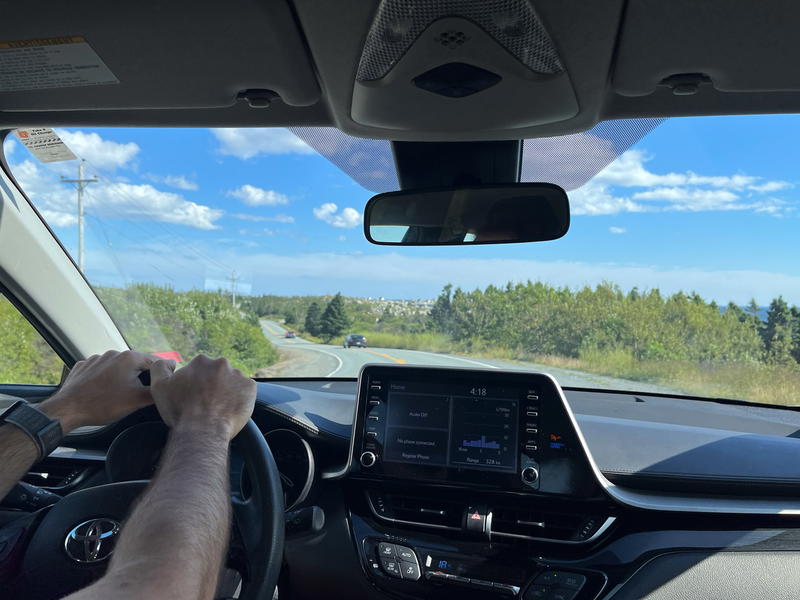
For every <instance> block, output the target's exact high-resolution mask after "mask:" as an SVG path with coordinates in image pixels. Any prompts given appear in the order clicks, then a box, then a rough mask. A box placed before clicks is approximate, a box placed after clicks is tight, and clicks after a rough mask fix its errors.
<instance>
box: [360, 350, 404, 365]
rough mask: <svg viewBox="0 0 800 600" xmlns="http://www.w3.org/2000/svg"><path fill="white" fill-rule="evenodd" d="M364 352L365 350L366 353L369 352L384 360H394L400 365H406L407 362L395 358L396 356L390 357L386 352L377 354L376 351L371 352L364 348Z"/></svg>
mask: <svg viewBox="0 0 800 600" xmlns="http://www.w3.org/2000/svg"><path fill="white" fill-rule="evenodd" d="M363 350H364V352H369V353H370V354H374V355H375V356H382V357H383V358H388V359H389V360H393V361H394V362H396V363H397V364H399V365H404V364H406V361H404V360H403V359H402V358H395V357H394V356H390V355H388V354H386V353H385V352H375V351H374V350H370V349H368V348H364V349H363Z"/></svg>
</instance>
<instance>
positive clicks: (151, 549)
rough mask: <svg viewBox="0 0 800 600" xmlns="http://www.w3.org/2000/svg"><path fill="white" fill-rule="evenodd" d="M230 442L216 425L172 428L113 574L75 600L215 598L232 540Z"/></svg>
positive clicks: (120, 545)
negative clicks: (155, 473) (221, 567)
mask: <svg viewBox="0 0 800 600" xmlns="http://www.w3.org/2000/svg"><path fill="white" fill-rule="evenodd" d="M228 439H229V438H228V435H227V433H225V432H224V431H221V430H220V428H219V427H217V426H212V425H203V426H202V427H201V426H191V427H182V426H180V425H178V426H177V427H176V428H175V429H173V431H172V433H171V434H170V439H169V442H168V443H167V448H166V450H165V454H164V458H163V460H162V463H161V467H160V469H159V472H158V474H157V475H156V478H155V479H154V480H153V483H152V484H151V486H150V488H149V489H148V490H147V491H146V492H145V494H144V495H143V496H142V498H141V499H140V501H139V503H138V505H137V506H136V508H135V510H134V511H133V513H132V514H131V515H130V517H129V518H128V519H127V525H126V526H125V527H123V531H122V535H121V537H120V540H119V543H118V544H117V547H116V550H115V551H114V556H113V559H112V561H111V565H110V566H109V570H108V572H107V573H106V575H105V576H104V577H103V578H102V579H101V580H100V581H99V582H97V583H96V584H95V585H93V586H91V587H90V588H88V589H86V590H84V591H82V592H78V593H76V594H75V595H73V596H70V600H84V599H90V598H112V597H113V598H115V599H131V600H133V599H137V600H138V599H140V598H141V599H145V598H147V599H150V598H155V597H158V598H174V599H180V600H184V599H185V600H190V599H191V600H205V599H208V598H212V597H213V594H214V590H215V587H216V582H217V577H218V575H219V570H220V566H221V564H222V559H223V555H224V552H225V550H226V548H227V546H228V539H229V535H230V521H231V514H230V511H231V508H230V506H231V505H230V492H229V487H230V484H229V478H228Z"/></svg>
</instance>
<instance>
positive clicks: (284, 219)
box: [266, 213, 294, 223]
mask: <svg viewBox="0 0 800 600" xmlns="http://www.w3.org/2000/svg"><path fill="white" fill-rule="evenodd" d="M266 220H267V221H274V222H275V223H294V217H293V216H291V215H286V214H284V213H279V214H277V215H275V216H274V217H267V218H266Z"/></svg>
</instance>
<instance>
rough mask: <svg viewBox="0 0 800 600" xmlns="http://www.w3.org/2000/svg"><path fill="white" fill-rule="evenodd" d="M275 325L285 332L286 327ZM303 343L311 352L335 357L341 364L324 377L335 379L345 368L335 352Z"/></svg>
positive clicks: (310, 343)
mask: <svg viewBox="0 0 800 600" xmlns="http://www.w3.org/2000/svg"><path fill="white" fill-rule="evenodd" d="M267 322H268V323H270V324H273V322H272V321H267ZM274 324H275V325H276V326H277V327H279V328H280V329H284V330H285V328H284V327H281V326H280V325H278V324H277V323H274ZM300 339H303V338H300ZM303 341H304V342H306V345H307V346H308V349H309V350H314V351H315V352H322V353H323V354H327V355H328V356H332V357H333V358H335V359H336V361H337V362H338V363H339V364H338V365H337V367H336V368H335V369H334V370H333V371H331V372H330V373H328V374H327V375H323V377H333V376H334V375H335V374H336V373H338V372H339V369H341V368H342V367H343V366H344V362H342V359H341V358H339V357H338V356H336V355H335V354H334V353H333V352H328V351H327V350H323V349H322V348H315V346H316V345H317V344H314V343H312V342H309V341H308V340H303ZM275 345H276V346H279V345H280V344H275Z"/></svg>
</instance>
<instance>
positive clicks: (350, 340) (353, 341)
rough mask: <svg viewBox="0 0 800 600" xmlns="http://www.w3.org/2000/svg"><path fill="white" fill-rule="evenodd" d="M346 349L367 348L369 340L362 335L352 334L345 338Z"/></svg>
mask: <svg viewBox="0 0 800 600" xmlns="http://www.w3.org/2000/svg"><path fill="white" fill-rule="evenodd" d="M343 345H344V347H345V348H350V347H352V346H355V347H356V348H366V347H367V338H365V337H364V336H363V335H361V334H360V333H351V334H350V335H348V336H347V337H346V338H344V344H343Z"/></svg>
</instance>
